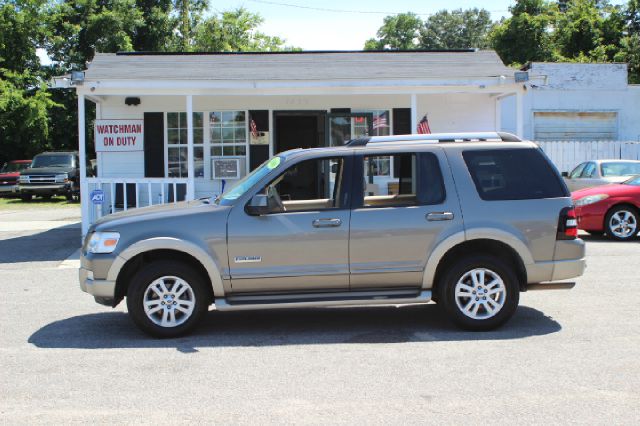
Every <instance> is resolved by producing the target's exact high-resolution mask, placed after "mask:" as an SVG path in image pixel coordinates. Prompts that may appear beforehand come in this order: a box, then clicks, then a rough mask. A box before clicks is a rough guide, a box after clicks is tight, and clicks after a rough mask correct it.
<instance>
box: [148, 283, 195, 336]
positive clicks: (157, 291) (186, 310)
mask: <svg viewBox="0 0 640 426" xmlns="http://www.w3.org/2000/svg"><path fill="white" fill-rule="evenodd" d="M142 303H143V305H144V313H145V314H146V315H147V318H149V319H150V320H151V321H152V322H153V323H154V324H156V325H159V326H160V327H167V328H170V327H177V326H179V325H181V324H184V323H185V321H187V320H188V319H189V318H191V315H192V314H193V309H194V308H195V305H196V297H195V294H194V292H193V289H192V288H191V286H190V285H189V283H187V282H186V281H185V280H183V279H182V278H178V277H173V276H164V277H161V278H158V279H157V280H155V281H153V282H152V283H151V284H149V285H148V286H147V289H146V290H145V292H144V299H143V302H142Z"/></svg>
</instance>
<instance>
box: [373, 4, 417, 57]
mask: <svg viewBox="0 0 640 426" xmlns="http://www.w3.org/2000/svg"><path fill="white" fill-rule="evenodd" d="M422 24H423V22H422V19H420V18H419V17H418V16H417V15H416V14H415V13H411V12H408V13H401V14H398V15H395V16H387V17H385V18H384V21H383V24H382V26H381V27H380V29H379V30H378V33H377V36H378V37H377V38H375V39H374V38H372V39H369V40H367V41H366V43H365V45H364V49H365V50H411V49H417V48H418V47H419V36H420V29H421V28H422Z"/></svg>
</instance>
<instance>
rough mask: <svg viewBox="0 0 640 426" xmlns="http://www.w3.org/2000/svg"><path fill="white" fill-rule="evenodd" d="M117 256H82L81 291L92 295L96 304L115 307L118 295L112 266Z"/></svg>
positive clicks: (85, 254) (86, 254)
mask: <svg viewBox="0 0 640 426" xmlns="http://www.w3.org/2000/svg"><path fill="white" fill-rule="evenodd" d="M116 259H117V256H111V255H109V254H98V255H95V254H91V253H84V251H83V252H82V253H81V255H80V270H79V271H78V275H79V276H78V278H79V281H80V289H81V290H82V291H84V292H85V293H89V294H90V295H92V296H93V297H94V298H95V300H96V302H98V303H100V304H102V305H107V306H113V302H114V300H115V293H116V276H111V275H110V274H109V273H110V272H111V269H112V268H111V266H112V265H113V263H114V261H115V260H116Z"/></svg>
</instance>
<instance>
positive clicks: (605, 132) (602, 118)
mask: <svg viewBox="0 0 640 426" xmlns="http://www.w3.org/2000/svg"><path fill="white" fill-rule="evenodd" d="M533 122H534V124H533V125H534V139H536V140H542V141H545V140H546V141H556V140H573V141H597V140H604V141H607V140H616V139H618V113H617V112H613V111H581V112H577V111H574V112H571V111H534V113H533Z"/></svg>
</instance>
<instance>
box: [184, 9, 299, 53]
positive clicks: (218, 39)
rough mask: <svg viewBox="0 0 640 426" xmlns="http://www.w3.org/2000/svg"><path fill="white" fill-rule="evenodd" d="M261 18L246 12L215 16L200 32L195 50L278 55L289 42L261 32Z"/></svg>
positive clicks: (239, 10)
mask: <svg viewBox="0 0 640 426" xmlns="http://www.w3.org/2000/svg"><path fill="white" fill-rule="evenodd" d="M262 22H263V19H262V17H261V16H260V15H258V14H256V13H251V12H249V11H248V10H246V9H244V8H239V9H236V10H232V11H227V12H222V14H220V15H212V16H211V17H209V18H208V19H206V20H204V21H203V22H202V23H200V24H199V25H198V27H197V29H196V34H195V41H194V47H195V50H197V51H204V52H247V51H254V52H256V51H278V50H284V49H290V48H286V47H285V45H284V44H285V41H284V40H283V39H281V38H279V37H272V36H268V35H266V34H263V33H261V32H259V31H257V27H258V26H259V25H260V24H261V23H262Z"/></svg>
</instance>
